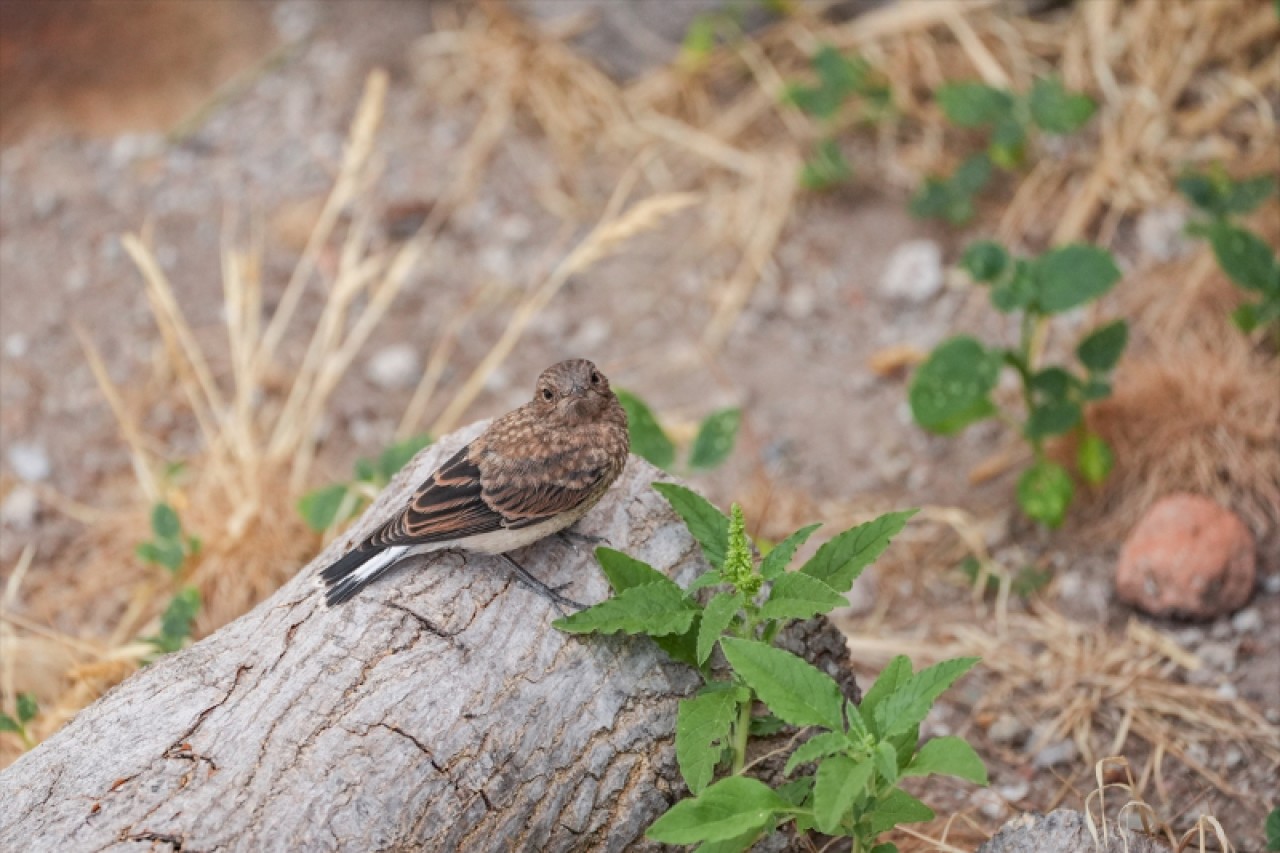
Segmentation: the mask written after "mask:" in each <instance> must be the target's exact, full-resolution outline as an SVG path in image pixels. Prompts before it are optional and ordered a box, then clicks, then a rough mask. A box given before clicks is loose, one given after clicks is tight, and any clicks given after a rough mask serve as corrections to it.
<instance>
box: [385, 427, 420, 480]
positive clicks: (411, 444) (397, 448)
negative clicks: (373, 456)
mask: <svg viewBox="0 0 1280 853" xmlns="http://www.w3.org/2000/svg"><path fill="white" fill-rule="evenodd" d="M429 444H431V436H429V435H427V434H426V433H422V434H420V435H415V436H411V437H409V438H406V439H405V440H404V441H399V442H396V443H395V444H393V445H391V446H390V447H388V448H387V449H386V450H384V451H382V453H381V454H379V455H378V474H379V477H380V482H383V483H387V482H390V480H391V478H392V477H394V476H395V475H396V474H399V473H400V469H401V468H403V467H404V466H405V465H408V464H409V460H411V459H413V457H415V456H417V455H418V451H420V450H422V449H423V448H424V447H426V446H427V445H429Z"/></svg>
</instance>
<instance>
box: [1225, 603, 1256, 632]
mask: <svg viewBox="0 0 1280 853" xmlns="http://www.w3.org/2000/svg"><path fill="white" fill-rule="evenodd" d="M1231 627H1232V628H1235V629H1236V631H1238V632H1239V633H1241V634H1254V633H1257V632H1258V631H1261V630H1262V614H1261V613H1259V612H1258V608H1256V607H1248V608H1245V609H1244V610H1241V611H1240V612H1239V613H1237V614H1236V615H1235V616H1232V617H1231Z"/></svg>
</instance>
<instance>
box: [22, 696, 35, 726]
mask: <svg viewBox="0 0 1280 853" xmlns="http://www.w3.org/2000/svg"><path fill="white" fill-rule="evenodd" d="M38 713H40V706H39V704H37V703H36V697H35V694H33V693H19V694H18V722H20V723H22V725H23V726H26V724H27V723H29V722H31V721H32V720H34V719H35V718H36V714H38Z"/></svg>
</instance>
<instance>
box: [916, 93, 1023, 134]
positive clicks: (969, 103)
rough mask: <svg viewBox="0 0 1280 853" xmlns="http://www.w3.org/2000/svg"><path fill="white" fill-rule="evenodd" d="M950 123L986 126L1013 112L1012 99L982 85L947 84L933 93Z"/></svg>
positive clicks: (965, 125) (1006, 94) (1008, 95)
mask: <svg viewBox="0 0 1280 853" xmlns="http://www.w3.org/2000/svg"><path fill="white" fill-rule="evenodd" d="M935 97H936V98H937V100H938V105H939V106H941V107H942V111H943V112H944V113H945V114H946V116H947V118H948V119H949V120H950V121H951V123H952V124H955V125H959V126H960V127H986V126H990V125H993V124H995V123H996V122H998V121H999V120H1000V119H1002V118H1004V117H1005V116H1007V115H1010V114H1011V113H1012V112H1013V104H1014V101H1013V96H1012V95H1010V94H1009V93H1008V92H1006V91H1004V90H1003V89H996V88H993V87H991V86H987V85H984V84H982V83H947V84H945V85H943V86H941V87H939V88H938V91H937V92H936V93H935Z"/></svg>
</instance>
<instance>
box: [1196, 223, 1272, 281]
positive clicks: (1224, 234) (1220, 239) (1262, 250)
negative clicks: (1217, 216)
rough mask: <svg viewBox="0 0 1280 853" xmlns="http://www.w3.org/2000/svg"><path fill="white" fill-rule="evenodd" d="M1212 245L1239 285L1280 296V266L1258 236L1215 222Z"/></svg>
mask: <svg viewBox="0 0 1280 853" xmlns="http://www.w3.org/2000/svg"><path fill="white" fill-rule="evenodd" d="M1209 242H1210V244H1211V245H1212V246H1213V254H1214V256H1215V257H1217V259H1218V265H1219V266H1220V267H1222V271H1223V272H1225V273H1226V274H1227V275H1228V276H1230V277H1231V280H1232V281H1234V282H1235V283H1236V284H1238V285H1240V286H1241V287H1243V288H1245V289H1247V290H1256V291H1259V292H1262V293H1280V263H1277V262H1276V257H1275V255H1274V254H1273V253H1272V251H1271V247H1270V246H1268V245H1267V244H1266V243H1265V242H1263V241H1262V238H1260V237H1258V235H1256V234H1254V233H1253V232H1252V231H1246V230H1244V229H1243V228H1237V227H1236V226H1234V225H1228V224H1227V223H1225V222H1215V223H1213V225H1211V226H1210V227H1209Z"/></svg>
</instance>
